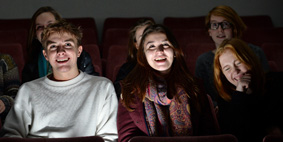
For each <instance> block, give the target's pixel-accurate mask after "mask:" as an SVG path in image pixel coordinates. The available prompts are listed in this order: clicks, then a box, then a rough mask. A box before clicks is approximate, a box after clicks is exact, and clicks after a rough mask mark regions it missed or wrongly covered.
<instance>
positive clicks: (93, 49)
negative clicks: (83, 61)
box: [83, 44, 103, 76]
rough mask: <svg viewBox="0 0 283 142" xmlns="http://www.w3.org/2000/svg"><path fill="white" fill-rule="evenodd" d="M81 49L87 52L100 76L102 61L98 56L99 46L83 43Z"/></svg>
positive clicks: (101, 73)
mask: <svg viewBox="0 0 283 142" xmlns="http://www.w3.org/2000/svg"><path fill="white" fill-rule="evenodd" d="M83 49H84V50H85V51H86V52H88V53H89V55H90V56H91V60H92V65H93V66H94V70H95V71H96V72H98V73H99V75H100V76H102V75H103V70H102V62H101V58H100V51H99V47H98V45H96V44H87V45H83Z"/></svg>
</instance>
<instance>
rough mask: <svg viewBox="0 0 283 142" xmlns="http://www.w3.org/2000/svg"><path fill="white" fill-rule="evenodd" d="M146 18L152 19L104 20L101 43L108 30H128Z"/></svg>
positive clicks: (116, 18) (126, 18) (125, 18)
mask: <svg viewBox="0 0 283 142" xmlns="http://www.w3.org/2000/svg"><path fill="white" fill-rule="evenodd" d="M142 18H148V19H152V20H153V18H152V17H109V18H106V19H105V21H104V23H103V30H102V41H104V36H105V32H106V31H107V30H108V29H127V30H129V29H130V28H131V27H132V26H134V25H135V23H136V22H137V21H138V20H140V19H142Z"/></svg>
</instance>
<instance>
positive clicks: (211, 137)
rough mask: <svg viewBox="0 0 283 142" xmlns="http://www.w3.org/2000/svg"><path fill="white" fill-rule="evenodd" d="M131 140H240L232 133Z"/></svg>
mask: <svg viewBox="0 0 283 142" xmlns="http://www.w3.org/2000/svg"><path fill="white" fill-rule="evenodd" d="M130 142H238V140H237V138H236V137H235V136H234V135H231V134H221V135H209V136H183V137H149V136H137V137H133V138H132V139H131V140H130Z"/></svg>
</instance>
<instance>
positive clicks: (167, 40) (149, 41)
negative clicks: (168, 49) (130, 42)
mask: <svg viewBox="0 0 283 142" xmlns="http://www.w3.org/2000/svg"><path fill="white" fill-rule="evenodd" d="M165 41H169V40H168V39H167V38H166V39H164V40H162V42H165ZM153 42H154V41H149V42H147V43H146V46H147V45H148V44H150V43H153Z"/></svg>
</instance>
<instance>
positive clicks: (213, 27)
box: [210, 23, 218, 30]
mask: <svg viewBox="0 0 283 142" xmlns="http://www.w3.org/2000/svg"><path fill="white" fill-rule="evenodd" d="M210 28H211V29H213V30H215V29H217V28H218V23H210Z"/></svg>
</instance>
